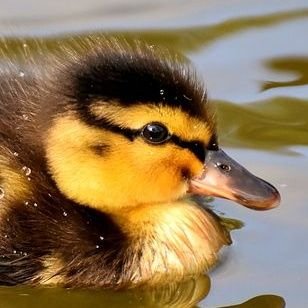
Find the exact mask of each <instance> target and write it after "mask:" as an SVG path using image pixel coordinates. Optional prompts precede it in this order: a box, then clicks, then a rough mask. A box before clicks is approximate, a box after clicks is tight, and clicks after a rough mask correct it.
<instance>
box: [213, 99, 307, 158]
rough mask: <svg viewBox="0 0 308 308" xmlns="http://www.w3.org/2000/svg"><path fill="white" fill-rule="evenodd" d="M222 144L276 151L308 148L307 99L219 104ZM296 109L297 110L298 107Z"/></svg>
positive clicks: (288, 151)
mask: <svg viewBox="0 0 308 308" xmlns="http://www.w3.org/2000/svg"><path fill="white" fill-rule="evenodd" d="M216 103H217V106H218V118H219V121H218V124H219V125H220V127H219V128H220V134H219V136H220V140H221V143H223V144H224V145H227V146H232V147H246V148H253V149H267V150H274V149H277V148H285V153H288V154H290V153H292V152H291V151H290V150H288V149H287V147H288V146H291V145H295V144H297V145H308V118H307V114H308V100H302V99H297V98H292V97H277V98H272V99H269V100H265V101H257V102H254V103H250V104H245V105H237V104H233V103H230V102H224V101H216ZM295 106H296V107H295Z"/></svg>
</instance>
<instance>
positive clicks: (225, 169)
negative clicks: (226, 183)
mask: <svg viewBox="0 0 308 308" xmlns="http://www.w3.org/2000/svg"><path fill="white" fill-rule="evenodd" d="M216 167H218V168H219V169H220V170H222V171H223V172H230V171H231V166H230V165H227V164H223V163H219V162H218V163H216Z"/></svg>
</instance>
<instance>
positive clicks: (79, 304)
mask: <svg viewBox="0 0 308 308" xmlns="http://www.w3.org/2000/svg"><path fill="white" fill-rule="evenodd" d="M209 290H210V279H209V278H208V276H200V277H199V278H197V279H191V280H189V281H186V282H183V283H180V284H171V285H168V286H165V287H163V288H157V289H153V290H147V291H134V292H132V291H128V292H112V291H102V290H66V289H61V288H27V287H16V288H0V303H1V307H3V308H41V307H44V308H54V307H57V308H67V307H74V308H93V307H96V308H100V307H111V308H118V307H119V308H120V307H143V308H152V307H153V308H154V307H162V308H164V307H166V308H167V307H170V308H172V307H174V308H181V307H183V308H184V307H185V308H186V307H187V308H189V307H194V306H195V305H196V304H197V303H199V302H200V301H201V300H202V299H203V298H204V297H206V295H207V294H208V292H209Z"/></svg>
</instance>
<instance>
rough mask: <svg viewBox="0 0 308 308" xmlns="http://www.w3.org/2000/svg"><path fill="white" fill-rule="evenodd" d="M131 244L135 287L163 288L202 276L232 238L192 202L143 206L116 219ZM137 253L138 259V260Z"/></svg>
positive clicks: (209, 214) (132, 276)
mask: <svg viewBox="0 0 308 308" xmlns="http://www.w3.org/2000/svg"><path fill="white" fill-rule="evenodd" d="M115 220H116V222H117V224H119V225H120V227H121V229H122V230H123V231H124V233H125V234H126V236H127V237H128V239H129V240H130V242H131V245H130V247H129V248H128V252H127V254H128V255H127V257H128V258H127V259H128V260H134V261H136V262H132V264H130V274H129V276H130V277H129V279H130V281H131V282H132V283H134V284H138V283H145V282H146V283H147V284H154V285H155V284H160V283H162V282H166V281H168V279H169V280H170V281H171V280H172V281H175V280H182V279H183V278H184V277H187V276H194V275H199V274H201V273H202V272H204V271H205V270H207V269H208V268H209V267H210V266H211V265H213V263H214V262H215V261H216V259H217V252H218V251H219V249H220V248H221V247H222V246H223V245H226V244H229V243H230V238H229V235H228V233H227V232H226V230H225V229H224V228H223V227H222V225H221V224H220V220H219V218H218V217H217V216H216V215H214V214H213V213H211V212H210V211H209V210H206V209H203V208H201V207H200V206H199V205H197V204H196V203H195V202H193V201H192V200H188V199H186V200H182V201H177V202H174V203H170V204H157V205H149V206H142V207H139V208H138V209H134V210H131V211H129V212H126V213H122V215H120V216H117V217H115ZM136 252H138V256H136Z"/></svg>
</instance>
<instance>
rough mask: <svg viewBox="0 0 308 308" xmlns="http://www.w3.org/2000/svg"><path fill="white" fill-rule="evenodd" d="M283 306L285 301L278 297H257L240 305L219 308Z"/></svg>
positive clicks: (274, 307)
mask: <svg viewBox="0 0 308 308" xmlns="http://www.w3.org/2000/svg"><path fill="white" fill-rule="evenodd" d="M285 306H286V303H285V300H284V299H283V298H282V297H280V296H278V295H259V296H256V297H254V298H251V299H249V300H248V301H246V302H244V303H242V304H238V305H232V306H224V307H220V308H284V307H285Z"/></svg>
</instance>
